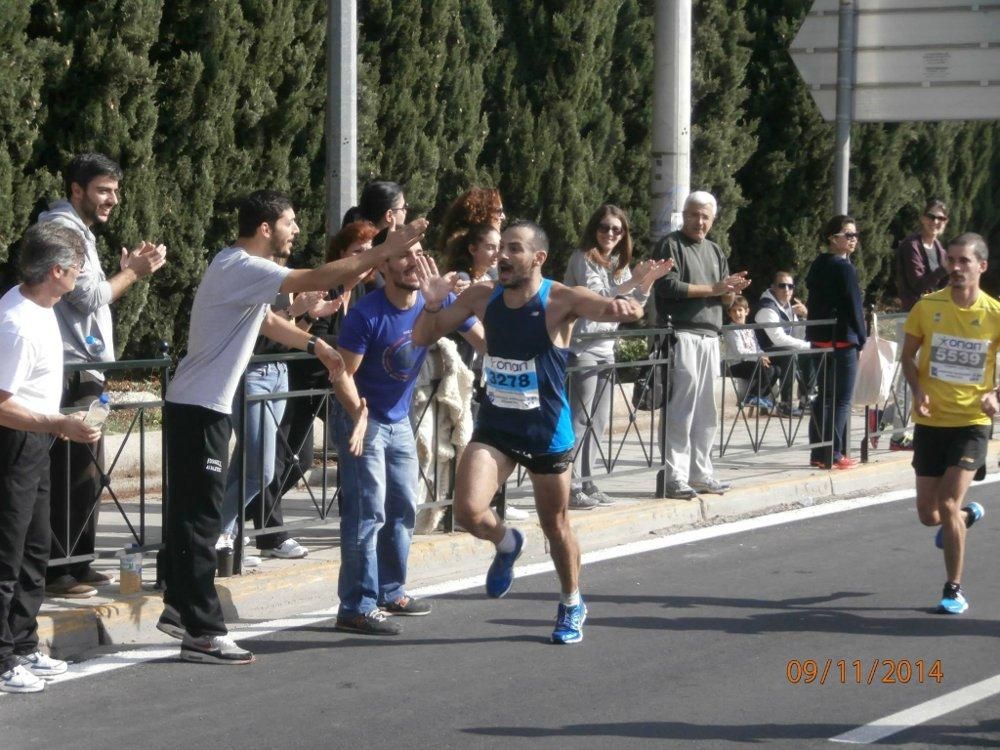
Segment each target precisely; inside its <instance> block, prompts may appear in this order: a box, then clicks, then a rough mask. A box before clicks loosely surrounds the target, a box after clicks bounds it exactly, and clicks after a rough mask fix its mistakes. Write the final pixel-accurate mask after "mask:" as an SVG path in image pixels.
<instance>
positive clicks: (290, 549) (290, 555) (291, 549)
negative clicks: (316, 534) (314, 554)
mask: <svg viewBox="0 0 1000 750" xmlns="http://www.w3.org/2000/svg"><path fill="white" fill-rule="evenodd" d="M262 551H263V553H264V555H265V556H267V557H280V558H281V559H282V560H297V559H299V558H300V557H305V556H306V555H308V554H309V548H308V547H303V546H302V545H301V544H299V543H298V542H297V541H295V540H294V539H286V540H285V541H283V542H282V543H281V544H279V545H278V546H277V547H275V548H274V549H266V550H262Z"/></svg>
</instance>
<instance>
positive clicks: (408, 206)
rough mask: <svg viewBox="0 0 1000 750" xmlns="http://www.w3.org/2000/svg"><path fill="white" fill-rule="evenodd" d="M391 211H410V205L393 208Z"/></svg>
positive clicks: (405, 204)
mask: <svg viewBox="0 0 1000 750" xmlns="http://www.w3.org/2000/svg"><path fill="white" fill-rule="evenodd" d="M389 210H390V211H409V210H410V204H409V203H404V204H403V205H402V206H396V207H394V208H391V209H389Z"/></svg>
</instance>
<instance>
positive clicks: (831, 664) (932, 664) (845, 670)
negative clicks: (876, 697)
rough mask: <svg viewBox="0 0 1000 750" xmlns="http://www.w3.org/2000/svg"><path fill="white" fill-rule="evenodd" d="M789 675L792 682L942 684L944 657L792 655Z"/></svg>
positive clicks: (789, 662)
mask: <svg viewBox="0 0 1000 750" xmlns="http://www.w3.org/2000/svg"><path fill="white" fill-rule="evenodd" d="M785 679H787V680H788V682H789V684H792V685H911V684H915V685H923V684H925V683H934V684H937V685H940V684H941V682H942V681H943V680H944V667H943V666H942V665H941V660H940V659H935V660H933V661H929V660H925V659H878V658H874V659H871V660H868V659H865V660H862V659H789V660H788V662H787V663H786V664H785Z"/></svg>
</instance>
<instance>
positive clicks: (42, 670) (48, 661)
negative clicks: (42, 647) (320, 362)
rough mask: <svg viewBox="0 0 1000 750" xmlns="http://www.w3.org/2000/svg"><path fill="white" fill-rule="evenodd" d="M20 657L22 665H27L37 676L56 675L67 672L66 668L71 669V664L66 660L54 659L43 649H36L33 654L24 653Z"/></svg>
mask: <svg viewBox="0 0 1000 750" xmlns="http://www.w3.org/2000/svg"><path fill="white" fill-rule="evenodd" d="M18 658H19V659H20V660H21V666H23V667H25V668H26V669H27V670H28V671H29V672H31V674H33V675H35V677H55V676H56V675H60V674H65V672H66V670H67V669H69V665H68V664H67V663H66V662H64V661H62V660H61V659H53V658H52V657H51V656H49V655H47V654H43V653H42V652H41V651H36V652H35V653H33V654H23V655H22V656H20V657H18Z"/></svg>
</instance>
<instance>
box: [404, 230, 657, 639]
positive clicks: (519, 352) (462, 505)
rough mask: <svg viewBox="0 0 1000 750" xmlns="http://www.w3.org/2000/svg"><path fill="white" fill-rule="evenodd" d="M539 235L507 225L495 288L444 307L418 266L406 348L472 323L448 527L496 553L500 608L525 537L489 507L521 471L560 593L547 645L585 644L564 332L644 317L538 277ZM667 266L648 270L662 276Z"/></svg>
mask: <svg viewBox="0 0 1000 750" xmlns="http://www.w3.org/2000/svg"><path fill="white" fill-rule="evenodd" d="M548 249H549V241H548V237H547V236H546V234H545V231H544V230H543V229H542V228H541V227H540V226H538V225H537V224H534V223H533V222H530V221H516V222H514V223H512V224H511V225H510V226H508V227H507V229H506V230H505V231H504V233H503V235H502V236H501V240H500V253H499V256H498V258H497V270H498V277H499V278H498V280H497V281H495V282H494V281H485V282H480V283H478V284H474V285H473V286H471V287H469V289H467V290H466V291H465V292H463V293H462V295H461V296H460V297H459V298H458V299H457V300H456V301H455V302H454V303H453V304H452V305H450V306H449V307H443V302H444V300H445V298H446V296H447V294H448V292H449V291H451V278H450V276H451V274H448V275H445V276H444V277H440V276H438V273H437V268H436V267H435V266H434V262H433V260H430V259H429V258H421V286H420V291H421V293H422V294H423V297H424V302H425V306H424V309H423V312H422V313H421V315H420V317H419V318H418V319H417V322H416V325H415V326H414V328H413V342H414V343H415V344H418V345H421V346H427V345H429V344H431V343H432V342H434V341H436V340H437V339H438V338H440V337H441V336H443V335H445V334H447V333H449V332H451V331H452V330H454V329H455V328H456V327H458V326H459V325H460V324H461V323H462V321H464V320H465V319H466V318H467V317H468V316H469V315H475V316H476V317H478V318H479V319H480V320H481V321H482V322H483V326H484V327H485V329H486V352H487V354H486V359H485V361H484V365H483V377H484V380H485V387H486V398H485V399H484V400H483V403H482V405H481V406H480V408H479V415H478V417H477V419H476V429H475V432H473V435H472V441H471V442H470V443H469V445H468V447H467V448H466V449H465V452H464V453H463V454H462V459H461V461H460V463H459V466H458V475H457V477H456V483H455V518H456V520H457V521H458V523H460V524H461V525H462V526H463V527H464V528H465V529H467V530H468V531H469V532H470V533H472V534H473V535H474V536H476V537H478V538H479V539H487V540H489V541H491V542H493V544H495V545H496V548H497V553H496V557H495V558H494V560H493V564H492V565H491V566H490V569H489V571H488V572H487V574H486V593H487V594H488V595H489V596H492V597H495V598H499V597H502V596H503V595H504V594H506V593H507V592H508V591H509V590H510V586H511V584H512V583H513V580H514V561H515V560H517V558H518V557H519V556H520V554H521V550H522V548H523V546H524V535H523V534H522V533H521V532H520V531H518V530H517V529H515V528H509V527H507V526H505V525H504V524H503V522H502V521H501V520H500V519H499V518H498V517H497V516H496V514H495V513H494V512H493V510H492V509H491V508H490V500H491V499H492V498H493V495H494V494H495V493H496V491H497V488H499V487H500V485H502V484H503V483H504V482H505V481H506V480H507V477H508V476H509V475H510V473H511V472H512V471H513V470H514V467H515V465H517V464H520V465H521V466H523V467H524V468H525V469H527V471H528V475H529V476H530V477H531V484H532V487H533V488H534V492H535V507H536V509H537V510H538V518H539V521H540V524H541V527H542V531H543V532H544V533H545V536H546V538H547V539H548V541H549V546H550V549H551V554H552V561H553V563H554V564H555V568H556V572H557V573H558V575H559V582H560V584H561V587H562V596H561V597H560V603H559V610H558V615H557V618H556V627H555V630H554V631H553V633H552V641H553V642H554V643H578V642H579V641H581V640H582V639H583V629H582V628H583V622H584V620H585V619H586V616H587V608H586V606H585V605H584V603H583V599H582V598H581V597H580V590H579V575H580V548H579V546H578V544H577V541H576V537H575V535H574V534H573V530H572V528H571V527H570V525H569V520H568V518H567V508H568V506H569V477H570V475H569V471H568V469H569V467H570V466H571V465H572V463H573V425H572V421H571V419H570V407H569V402H568V401H567V399H566V388H565V382H566V359H567V355H568V351H569V350H568V348H567V347H568V346H569V341H570V335H571V333H572V328H573V323H574V321H575V320H576V319H577V318H580V317H583V318H588V319H590V320H596V321H609V322H610V321H615V322H625V321H634V320H639V319H640V318H641V317H642V306H641V305H639V304H638V303H637V302H636V301H635V300H634V299H632V298H631V297H618V298H615V299H608V298H607V297H602V296H600V295H598V294H595V293H594V292H591V291H590V290H588V289H586V288H584V287H568V286H563V285H562V284H559V283H556V282H554V281H550V280H549V279H545V278H543V277H542V264H543V263H544V262H545V258H546V256H547V255H548ZM669 263H670V262H669V261H664V262H663V263H660V264H657V266H658V268H657V271H658V272H660V273H666V271H667V270H669V266H667V267H664V268H659V266H664V265H666V264H669Z"/></svg>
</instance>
